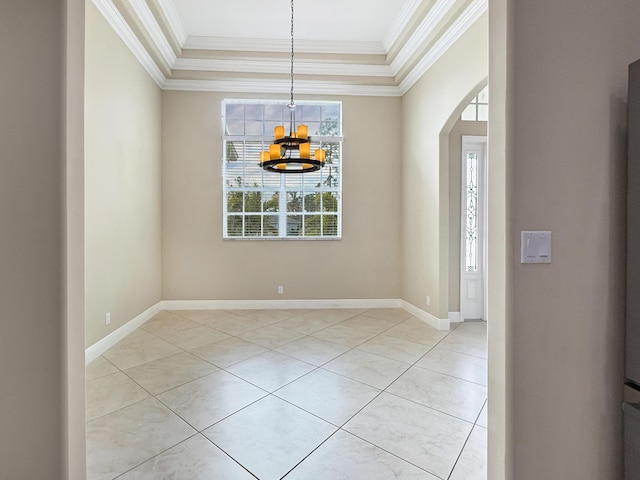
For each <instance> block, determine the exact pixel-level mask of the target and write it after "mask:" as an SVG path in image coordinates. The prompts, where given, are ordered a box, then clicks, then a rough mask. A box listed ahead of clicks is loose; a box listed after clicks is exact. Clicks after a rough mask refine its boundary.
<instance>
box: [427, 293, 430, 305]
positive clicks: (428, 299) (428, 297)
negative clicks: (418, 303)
mask: <svg viewBox="0 0 640 480" xmlns="http://www.w3.org/2000/svg"><path fill="white" fill-rule="evenodd" d="M427 305H431V297H430V296H429V295H427Z"/></svg>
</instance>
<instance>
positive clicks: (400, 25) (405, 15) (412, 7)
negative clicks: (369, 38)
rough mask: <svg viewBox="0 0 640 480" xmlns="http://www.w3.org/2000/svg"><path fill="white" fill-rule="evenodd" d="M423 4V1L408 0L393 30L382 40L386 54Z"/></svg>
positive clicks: (393, 25)
mask: <svg viewBox="0 0 640 480" xmlns="http://www.w3.org/2000/svg"><path fill="white" fill-rule="evenodd" d="M421 3H422V0H407V1H406V2H405V4H404V5H403V6H402V10H400V13H399V14H398V16H397V17H396V19H395V20H394V21H393V24H392V25H391V28H389V31H388V32H387V34H386V35H385V36H384V38H383V39H382V47H383V48H384V51H385V52H389V51H390V50H391V47H393V45H394V44H395V43H396V42H397V41H398V38H400V35H401V34H402V31H403V30H404V28H405V27H406V26H407V24H408V23H409V20H411V17H413V15H414V14H415V13H416V11H417V10H418V7H419V6H420V4H421Z"/></svg>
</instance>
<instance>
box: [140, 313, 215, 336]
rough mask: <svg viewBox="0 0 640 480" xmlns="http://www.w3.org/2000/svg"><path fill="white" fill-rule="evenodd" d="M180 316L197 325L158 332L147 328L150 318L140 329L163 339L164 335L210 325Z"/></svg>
mask: <svg viewBox="0 0 640 480" xmlns="http://www.w3.org/2000/svg"><path fill="white" fill-rule="evenodd" d="M179 318H184V319H185V320H189V321H190V322H191V323H195V324H196V325H193V326H188V327H186V328H181V329H179V330H174V331H170V332H167V333H157V332H151V331H149V330H147V329H146V328H145V326H147V327H148V325H147V324H148V322H150V321H151V320H148V321H147V322H145V323H143V324H142V325H140V326H139V327H138V328H139V329H140V330H142V331H144V332H146V333H148V334H150V335H154V336H156V337H158V338H162V339H164V336H171V335H174V334H176V333H182V332H187V331H189V330H193V329H194V328H198V327H208V325H203V324H201V323H198V322H196V321H194V320H191V319H188V318H185V317H179ZM208 328H211V327H208ZM158 330H162V328H159V329H158Z"/></svg>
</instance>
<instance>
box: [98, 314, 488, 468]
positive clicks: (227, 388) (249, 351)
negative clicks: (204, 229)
mask: <svg viewBox="0 0 640 480" xmlns="http://www.w3.org/2000/svg"><path fill="white" fill-rule="evenodd" d="M486 364H487V362H486V324H484V323H463V324H459V325H457V326H455V328H453V329H452V330H451V331H450V332H439V331H437V330H435V329H433V328H431V327H429V326H428V325H426V324H425V323H423V322H422V321H420V320H418V319H416V318H414V317H411V315H410V314H408V313H407V312H405V311H404V310H401V309H372V310H365V309H360V310H356V309H332V310H242V311H240V310H234V311H229V310H224V311H223V310H209V311H203V310H200V311H172V312H167V311H165V312H161V313H159V314H158V315H156V316H155V317H154V318H152V319H151V320H149V321H148V322H147V323H145V324H144V325H143V326H142V327H141V328H139V329H138V330H136V331H135V332H134V333H132V334H131V335H129V336H128V337H127V338H126V339H124V340H122V341H121V342H120V343H118V344H117V345H115V346H114V347H113V348H111V349H110V350H109V351H107V352H106V353H105V354H104V355H103V356H101V357H100V358H98V359H97V360H95V361H94V362H92V363H91V364H90V365H89V366H88V367H87V464H88V467H87V468H88V479H89V480H103V479H104V480H106V479H115V478H117V479H119V480H133V479H149V480H151V479H153V480H162V479H165V480H169V479H172V480H178V479H180V480H200V479H202V480H204V479H207V480H212V479H213V480H245V479H247V480H251V479H253V480H255V479H256V478H257V479H260V480H278V479H285V480H309V479H331V480H340V479H344V480H347V479H348V480H363V479H366V480H386V479H401V480H405V479H406V480H414V479H416V480H417V479H421V480H437V479H441V480H476V479H477V480H486V437H487V431H486V427H487V425H486V399H487V388H486V377H487V367H486Z"/></svg>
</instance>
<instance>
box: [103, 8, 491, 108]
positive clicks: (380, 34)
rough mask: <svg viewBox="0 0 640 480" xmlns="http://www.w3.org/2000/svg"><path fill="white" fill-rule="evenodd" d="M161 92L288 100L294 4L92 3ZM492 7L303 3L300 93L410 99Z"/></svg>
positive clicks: (297, 17) (298, 19)
mask: <svg viewBox="0 0 640 480" xmlns="http://www.w3.org/2000/svg"><path fill="white" fill-rule="evenodd" d="M93 3H94V4H95V5H96V7H97V8H98V10H100V12H101V13H102V14H103V15H104V17H105V18H106V20H107V21H108V22H109V23H110V24H111V26H112V27H113V28H114V30H115V31H116V33H117V34H118V35H119V36H120V37H121V38H122V40H123V41H124V42H125V43H126V44H127V46H128V47H129V48H130V49H131V51H132V53H133V54H134V55H135V56H136V58H138V60H139V61H140V63H141V64H142V65H143V66H144V67H145V69H146V70H147V71H148V72H149V74H150V75H151V77H152V78H153V79H154V80H155V81H156V83H157V84H158V85H159V86H160V87H161V88H163V89H168V90H204V91H223V92H252V93H255V92H260V93H285V92H288V91H289V88H290V61H291V37H290V35H291V25H290V21H291V2H290V0H272V1H265V0H233V1H231V2H230V1H226V0H225V1H223V0H93ZM486 10H487V0H382V1H375V2H371V0H322V2H318V1H315V2H312V1H311V0H295V4H294V37H295V61H294V68H295V91H296V93H299V94H305V93H313V94H316V95H318V94H329V95H336V94H339V95H384V96H399V95H403V94H404V93H405V92H406V91H407V90H408V89H409V88H411V86H412V85H413V84H414V83H415V82H416V81H417V80H418V79H419V78H420V77H421V76H422V75H423V74H424V73H425V72H426V71H427V70H428V69H429V68H430V67H431V66H432V65H433V64H434V63H435V62H436V61H437V60H438V59H439V58H440V57H441V56H442V54H443V53H444V52H446V51H447V49H448V48H449V47H450V46H451V45H452V44H453V43H455V41H456V40H457V39H458V38H459V37H460V36H461V35H462V34H463V33H464V32H465V31H466V30H467V29H468V28H469V27H470V26H471V25H473V24H474V23H475V22H476V21H477V20H478V18H479V17H480V16H482V14H484V13H485V12H486Z"/></svg>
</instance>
